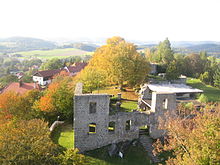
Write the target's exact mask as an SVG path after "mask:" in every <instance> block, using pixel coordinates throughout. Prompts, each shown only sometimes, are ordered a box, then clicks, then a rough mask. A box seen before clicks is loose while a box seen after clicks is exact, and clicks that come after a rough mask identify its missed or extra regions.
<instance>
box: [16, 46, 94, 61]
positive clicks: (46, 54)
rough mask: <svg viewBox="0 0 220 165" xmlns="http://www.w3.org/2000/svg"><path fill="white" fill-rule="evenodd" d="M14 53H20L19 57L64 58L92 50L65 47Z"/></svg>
mask: <svg viewBox="0 0 220 165" xmlns="http://www.w3.org/2000/svg"><path fill="white" fill-rule="evenodd" d="M14 54H20V55H22V56H23V57H20V58H30V57H37V58H41V59H51V58H66V57H70V56H81V55H91V54H92V52H87V51H83V50H80V49H75V48H65V49H52V50H34V51H25V52H16V53H14Z"/></svg>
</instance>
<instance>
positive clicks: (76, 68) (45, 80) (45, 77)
mask: <svg viewBox="0 0 220 165" xmlns="http://www.w3.org/2000/svg"><path fill="white" fill-rule="evenodd" d="M86 65H87V63H84V62H82V63H75V64H74V65H73V66H68V67H64V68H62V69H54V70H44V71H38V72H36V73H34V75H33V81H34V82H37V83H38V84H39V85H43V86H44V85H48V84H50V83H51V82H52V79H53V77H54V76H55V75H57V74H59V73H60V72H61V71H65V72H67V73H68V74H69V75H70V76H75V75H76V74H77V73H79V72H80V71H81V70H82V69H84V68H85V67H86Z"/></svg>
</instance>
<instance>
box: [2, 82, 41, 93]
mask: <svg viewBox="0 0 220 165" xmlns="http://www.w3.org/2000/svg"><path fill="white" fill-rule="evenodd" d="M33 89H40V88H39V86H38V85H37V84H35V83H19V82H13V83H11V84H9V85H8V86H6V87H5V88H4V89H3V90H2V91H1V93H5V92H9V91H11V92H15V93H18V94H24V93H26V92H27V91H30V90H33Z"/></svg>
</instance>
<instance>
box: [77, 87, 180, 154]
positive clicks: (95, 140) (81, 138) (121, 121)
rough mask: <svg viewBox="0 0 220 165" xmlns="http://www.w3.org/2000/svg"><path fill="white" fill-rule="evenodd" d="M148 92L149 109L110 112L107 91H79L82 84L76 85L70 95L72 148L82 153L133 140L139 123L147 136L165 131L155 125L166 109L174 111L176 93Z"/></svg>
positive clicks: (159, 135) (163, 116)
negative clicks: (102, 92) (72, 115)
mask: <svg viewBox="0 0 220 165" xmlns="http://www.w3.org/2000/svg"><path fill="white" fill-rule="evenodd" d="M151 95H152V99H151V103H150V105H149V106H150V109H148V110H147V111H145V112H141V111H133V112H117V113H115V114H113V115H110V113H109V110H110V107H109V104H110V96H109V95H108V94H83V93H82V84H77V87H76V90H75V98H74V136H75V137H74V140H75V141H74V145H75V146H74V147H75V148H78V149H79V150H80V151H81V152H83V151H88V150H92V149H96V148H100V147H103V146H106V145H108V144H112V143H118V142H122V141H126V140H133V139H137V138H138V137H139V128H140V127H141V126H148V127H149V135H150V136H151V137H152V138H154V139H156V138H159V137H161V136H163V135H164V134H165V130H161V129H159V128H158V126H159V122H160V119H165V114H166V113H167V112H170V114H171V113H175V111H176V94H175V93H173V92H154V91H153V92H152V93H151ZM140 103H142V101H140ZM139 106H140V107H141V104H140V105H139Z"/></svg>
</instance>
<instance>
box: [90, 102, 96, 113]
mask: <svg viewBox="0 0 220 165" xmlns="http://www.w3.org/2000/svg"><path fill="white" fill-rule="evenodd" d="M89 113H96V102H90V103H89Z"/></svg>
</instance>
